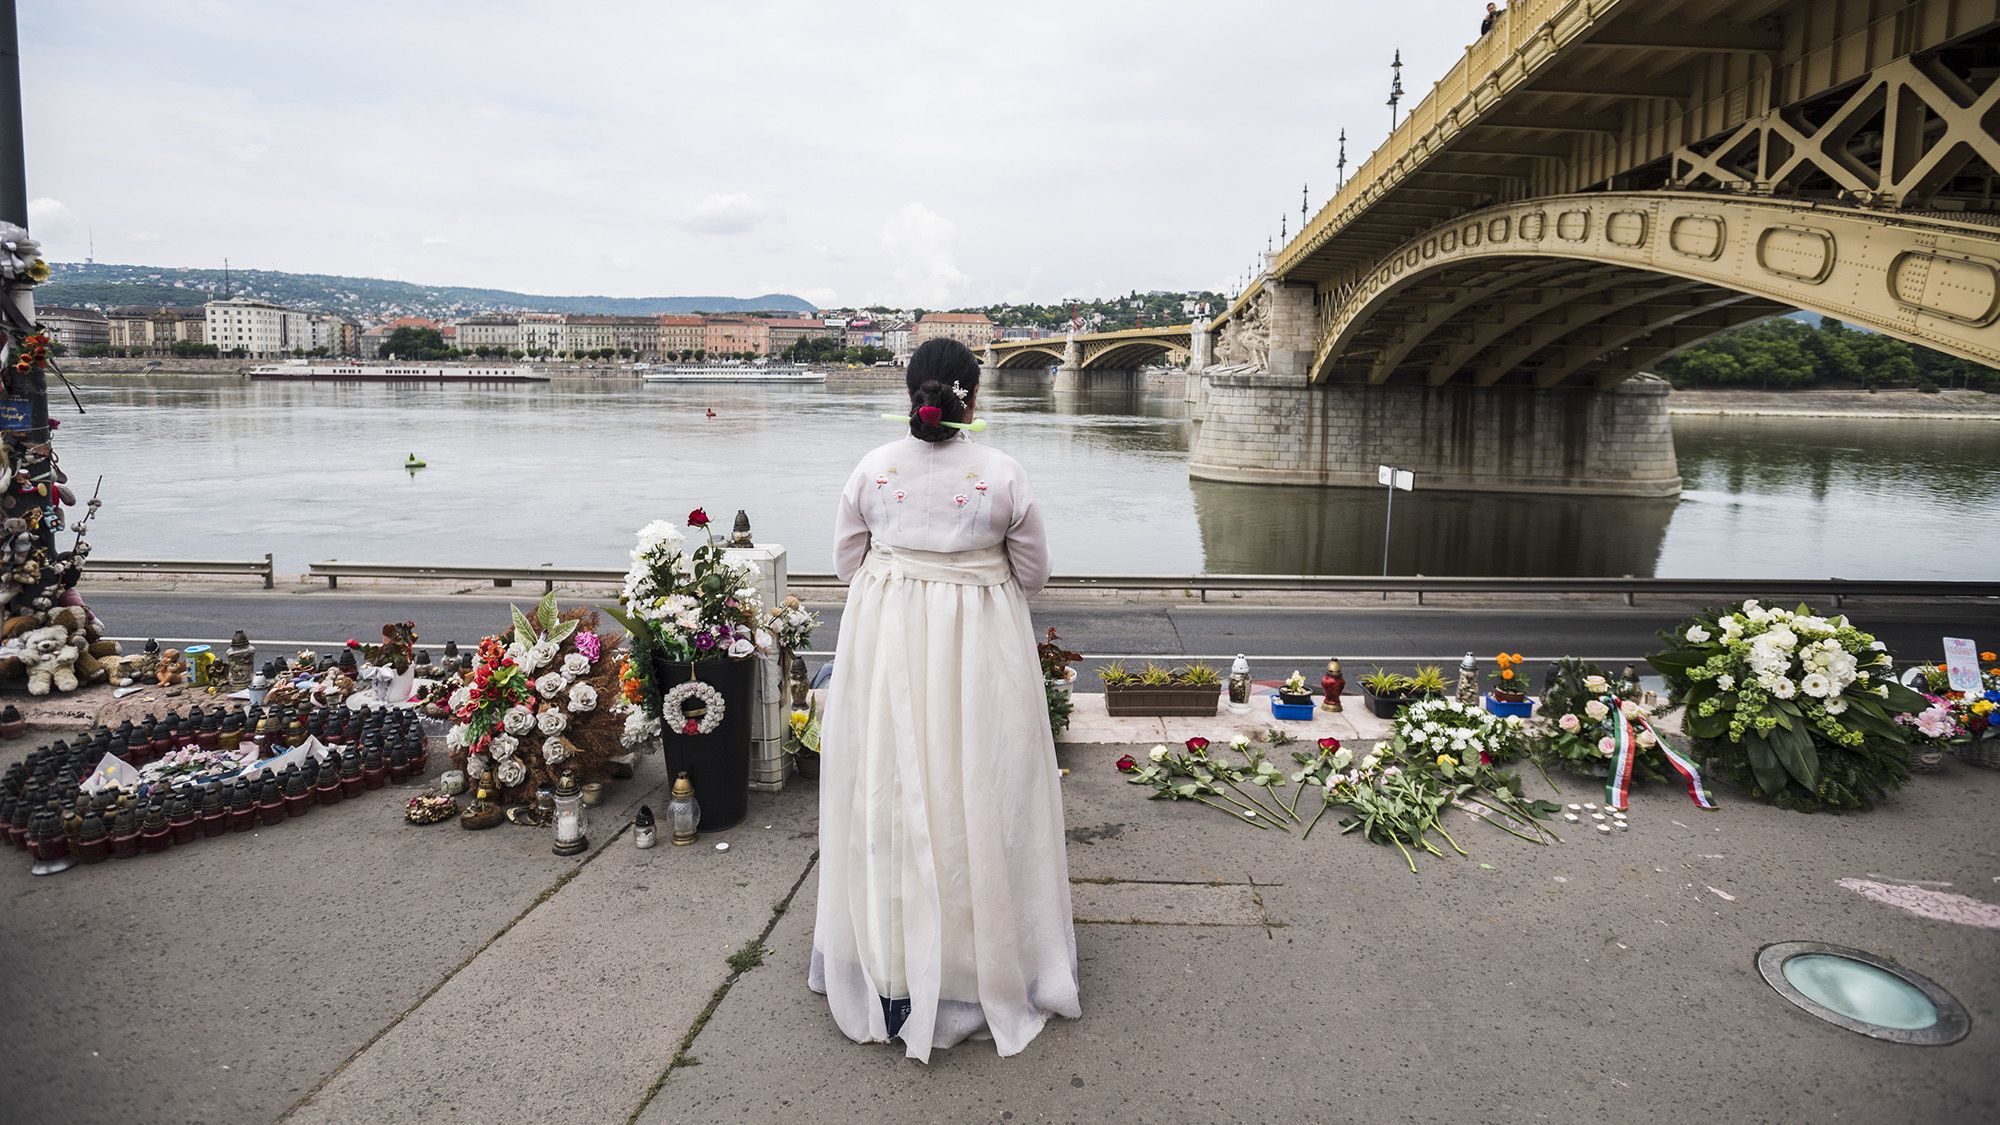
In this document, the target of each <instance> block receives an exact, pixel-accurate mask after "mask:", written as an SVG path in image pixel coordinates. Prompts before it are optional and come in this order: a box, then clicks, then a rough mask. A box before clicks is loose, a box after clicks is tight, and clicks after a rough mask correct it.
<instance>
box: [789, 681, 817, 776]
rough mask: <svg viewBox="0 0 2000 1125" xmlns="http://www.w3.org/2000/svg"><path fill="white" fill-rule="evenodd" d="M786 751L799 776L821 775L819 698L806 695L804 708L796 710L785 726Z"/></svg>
mask: <svg viewBox="0 0 2000 1125" xmlns="http://www.w3.org/2000/svg"><path fill="white" fill-rule="evenodd" d="M785 753H787V754H789V755H791V757H792V766H793V768H795V769H797V770H798V773H799V776H800V777H804V778H817V777H818V776H819V700H817V699H814V698H812V697H811V696H808V697H806V705H805V707H804V708H802V709H799V710H795V711H793V712H792V714H791V719H790V721H789V722H788V723H787V724H786V727H785Z"/></svg>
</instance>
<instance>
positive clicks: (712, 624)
mask: <svg viewBox="0 0 2000 1125" xmlns="http://www.w3.org/2000/svg"><path fill="white" fill-rule="evenodd" d="M688 524H689V526H691V527H695V528H698V529H701V530H702V531H703V541H702V543H701V544H700V545H698V546H696V547H695V548H694V549H693V550H692V551H690V550H688V549H687V539H686V537H685V536H683V535H682V534H681V531H680V529H679V528H677V527H675V526H674V525H673V524H672V523H669V522H668V521H666V520H655V521H654V522H652V523H649V524H647V525H646V526H645V527H643V528H640V529H639V536H638V540H639V541H638V545H637V546H635V547H633V549H632V565H631V568H630V569H629V570H627V571H626V573H625V588H624V590H623V591H622V592H621V593H620V594H619V596H618V601H619V606H620V608H618V609H614V610H611V611H610V613H611V615H612V617H613V618H615V619H616V620H617V621H618V623H619V624H620V625H623V626H624V627H625V634H626V636H627V638H628V639H629V642H630V644H631V649H632V659H631V660H630V661H629V662H628V663H627V666H626V667H627V670H628V672H629V673H630V678H631V680H632V681H633V682H635V683H636V685H637V690H636V692H635V693H633V694H636V696H637V700H636V702H637V703H638V705H639V706H640V707H641V709H642V710H643V711H644V714H645V719H642V720H639V723H638V724H637V725H641V726H643V725H644V724H646V723H647V722H650V721H651V720H656V719H658V718H659V717H660V700H661V698H662V697H663V696H664V695H665V693H666V691H667V689H668V688H670V687H672V686H673V685H672V684H668V683H663V682H662V681H661V678H660V677H661V675H662V669H661V665H663V664H669V663H687V664H692V663H700V662H702V661H708V660H741V659H744V658H746V657H749V656H751V655H753V654H755V653H757V652H759V651H767V650H769V649H770V647H771V646H772V645H773V644H774V643H775V638H774V637H773V635H772V632H771V630H770V628H769V625H770V624H771V622H769V621H768V620H767V619H766V615H765V612H764V608H763V605H762V604H761V602H760V600H759V598H758V595H757V588H756V578H757V570H756V567H754V566H752V565H749V564H746V563H734V562H730V561H729V559H728V558H727V556H725V555H724V553H723V549H722V548H721V547H719V546H717V545H716V544H715V543H714V542H713V541H712V540H710V539H708V537H707V531H706V529H707V527H708V516H707V514H706V513H704V512H703V511H702V510H701V509H700V508H696V509H695V510H694V511H693V512H690V513H689V514H688ZM788 612H789V611H788ZM801 612H803V610H801ZM806 618H807V620H805V621H798V622H793V621H791V620H790V618H789V617H787V619H786V622H785V624H786V627H787V628H789V629H791V630H792V631H793V635H794V636H797V635H800V634H801V633H803V635H805V636H807V637H810V635H811V632H810V631H811V625H812V624H813V622H812V621H811V620H810V618H811V615H810V614H806Z"/></svg>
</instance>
